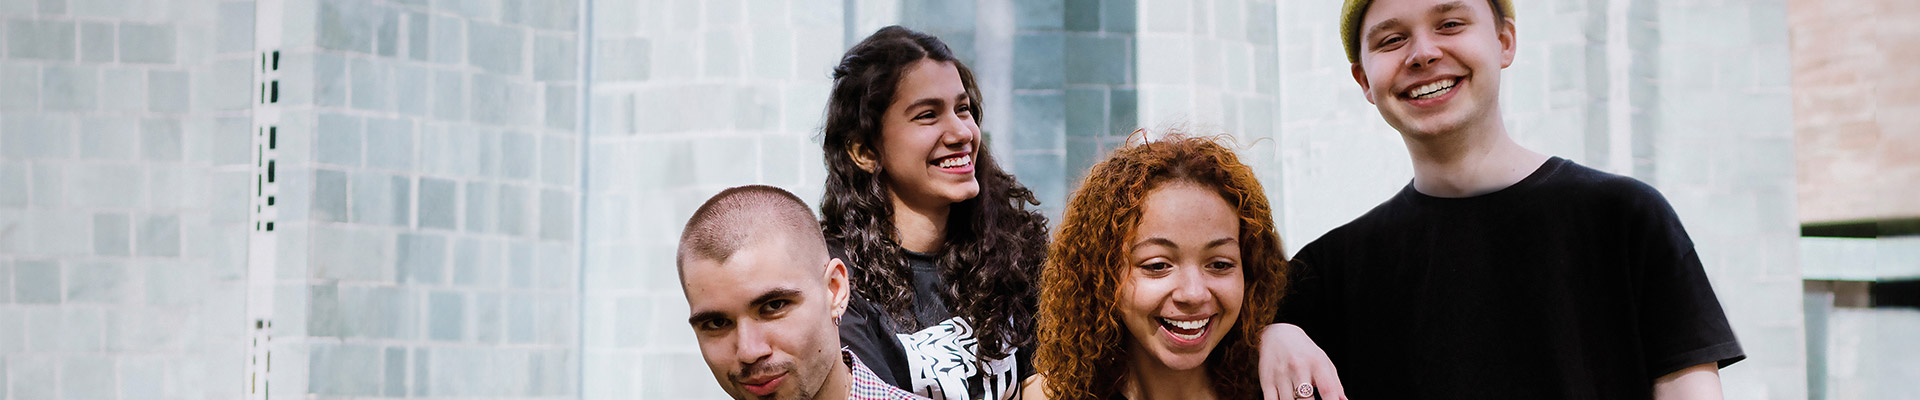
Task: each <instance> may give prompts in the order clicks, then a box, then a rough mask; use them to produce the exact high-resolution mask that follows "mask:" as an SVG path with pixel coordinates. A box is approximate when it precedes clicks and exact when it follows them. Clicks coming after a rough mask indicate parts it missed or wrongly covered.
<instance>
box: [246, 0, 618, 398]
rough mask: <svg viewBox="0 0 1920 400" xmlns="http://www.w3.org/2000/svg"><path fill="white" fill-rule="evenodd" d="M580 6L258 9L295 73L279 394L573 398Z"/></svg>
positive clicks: (368, 4) (353, 0) (510, 2)
mask: <svg viewBox="0 0 1920 400" xmlns="http://www.w3.org/2000/svg"><path fill="white" fill-rule="evenodd" d="M267 3H268V2H265V1H263V2H261V4H262V6H263V7H266V6H267ZM577 4H578V3H576V2H545V1H531V0H528V1H522V0H506V1H427V0H414V1H401V0H395V1H384V0H286V1H285V2H284V4H282V5H279V7H280V8H281V9H282V10H283V12H282V13H281V14H271V13H264V14H265V15H262V16H261V18H262V19H263V21H264V23H262V26H267V27H279V28H282V29H284V32H282V33H281V34H282V35H283V37H284V40H283V42H282V43H281V44H280V45H281V47H280V49H279V50H280V51H281V53H282V54H284V55H285V57H286V59H287V66H286V67H285V68H288V70H287V71H286V72H285V77H284V79H283V80H284V82H283V83H282V86H283V87H285V88H286V89H285V90H286V94H285V96H286V99H285V100H284V102H283V103H284V104H283V105H281V106H280V108H281V109H280V111H279V112H280V114H281V117H280V121H281V124H280V126H279V128H280V132H281V136H282V139H281V140H282V141H283V142H284V144H282V145H281V148H280V150H279V154H281V157H282V158H284V160H282V161H281V162H282V164H281V165H283V166H284V167H282V169H281V170H280V172H279V173H280V174H282V175H283V176H285V177H286V178H285V179H283V182H282V189H283V190H288V191H291V193H289V194H288V195H287V196H284V197H287V198H288V201H287V202H286V203H284V204H282V205H281V207H282V209H281V210H280V219H281V222H280V226H281V229H280V230H278V231H277V232H276V234H277V235H278V236H277V238H276V239H275V241H276V243H277V245H278V250H277V251H278V252H279V253H280V257H278V260H276V262H275V263H274V265H273V267H274V268H275V269H274V271H275V274H276V276H275V279H274V280H273V283H274V284H273V286H272V292H271V293H272V298H273V300H274V301H275V306H274V309H273V314H272V315H271V317H272V318H271V319H270V320H271V321H272V322H276V323H277V324H276V326H275V327H274V329H273V333H274V334H275V337H274V338H273V340H274V342H275V346H274V348H273V349H274V351H275V352H276V353H277V354H275V355H277V356H279V357H276V359H278V360H287V361H281V362H280V363H281V364H282V365H280V366H279V368H276V369H274V370H273V374H272V375H271V377H272V378H273V380H272V381H271V383H273V386H272V387H273V389H274V390H273V392H274V395H275V396H276V397H277V396H303V395H304V394H308V393H310V394H312V395H314V396H317V397H320V398H345V397H380V396H384V397H407V396H411V397H488V398H556V397H572V396H573V395H574V393H575V392H576V391H577V388H578V383H577V382H578V381H577V377H578V372H577V369H578V366H579V359H578V357H579V353H578V348H577V347H576V346H577V342H578V332H579V331H578V329H579V326H580V324H579V321H578V315H579V314H578V312H577V308H576V307H577V306H576V304H575V303H576V301H577V296H576V293H577V291H576V290H575V289H574V288H575V287H576V286H577V284H578V279H579V278H578V275H577V273H576V271H578V267H577V265H578V264H577V263H576V262H575V260H576V254H577V253H576V252H577V246H576V245H575V242H576V241H577V240H578V239H577V238H576V224H577V223H578V222H577V221H578V219H577V217H576V216H575V215H574V212H575V209H576V208H577V205H578V204H579V198H578V196H579V185H578V183H577V182H576V181H577V179H578V174H579V171H578V170H577V169H576V168H577V161H576V159H575V157H576V153H577V151H578V142H577V140H578V136H577V135H576V133H575V128H574V127H575V124H576V121H577V120H578V114H577V113H576V112H575V107H576V103H577V96H578V90H580V85H579V82H578V79H577V68H576V65H577V63H576V59H577V56H576V55H577V54H578V53H577V51H576V49H577V45H576V41H577V37H578V36H577V34H576V33H577V30H578V12H577V10H576V9H574V8H573V7H576V6H577ZM286 364H292V365H286Z"/></svg>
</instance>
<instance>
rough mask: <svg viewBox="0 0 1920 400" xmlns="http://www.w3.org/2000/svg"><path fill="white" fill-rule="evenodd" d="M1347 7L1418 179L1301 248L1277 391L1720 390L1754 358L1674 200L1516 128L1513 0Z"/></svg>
mask: <svg viewBox="0 0 1920 400" xmlns="http://www.w3.org/2000/svg"><path fill="white" fill-rule="evenodd" d="M1342 14H1343V15H1342V20H1343V23H1342V30H1343V34H1342V39H1343V40H1345V41H1346V50H1347V58H1348V60H1349V61H1350V62H1352V70H1353V78H1354V81H1355V82H1357V83H1359V86H1360V90H1361V93H1362V94H1363V95H1364V96H1365V97H1366V99H1367V101H1368V102H1370V103H1373V104H1374V106H1375V107H1376V108H1378V109H1379V111H1380V115H1381V117H1383V118H1385V119H1386V121H1387V124H1388V125H1392V126H1393V128H1394V129H1395V130H1398V131H1399V132H1400V137H1401V139H1402V140H1403V141H1404V142H1405V143H1406V146H1407V152H1408V154H1409V156H1411V158H1412V160H1413V169H1414V177H1413V182H1411V183H1409V184H1408V185H1407V186H1406V187H1405V188H1403V189H1402V190H1401V191H1400V192H1399V193H1398V194H1396V195H1394V196H1393V197H1392V198H1389V199H1387V200H1386V201H1385V202H1383V203H1381V204H1380V205H1379V206H1377V207H1375V208H1374V209H1373V210H1372V211H1369V212H1367V213H1366V214H1365V215H1362V216H1360V217H1359V218H1357V219H1355V220H1353V221H1352V222H1349V223H1347V224H1346V225H1344V226H1341V227H1339V228H1336V229H1334V230H1332V231H1330V232H1327V233H1326V234H1325V235H1324V236H1321V237H1320V238H1319V239H1318V240H1316V241H1314V242H1313V243H1310V244H1308V245H1307V246H1306V247H1305V248H1303V249H1301V250H1300V252H1299V254H1297V255H1296V258H1295V261H1296V264H1295V265H1297V266H1298V268H1299V269H1298V270H1297V271H1296V272H1295V275H1294V278H1295V281H1294V283H1293V284H1292V285H1291V288H1293V290H1294V292H1293V293H1290V294H1288V295H1287V296H1286V299H1285V300H1283V301H1284V302H1285V304H1284V306H1283V309H1282V311H1281V313H1280V315H1279V318H1278V320H1279V321H1283V322H1285V323H1281V324H1275V325H1271V326H1269V327H1268V328H1267V329H1266V331H1265V332H1263V334H1262V349H1261V352H1262V355H1261V370H1260V371H1259V372H1260V378H1261V380H1262V386H1263V387H1265V388H1267V392H1268V398H1269V399H1276V398H1278V399H1284V398H1288V397H1293V398H1309V397H1313V396H1314V395H1315V394H1316V393H1318V394H1319V395H1320V396H1321V397H1323V398H1346V397H1347V396H1348V395H1352V397H1358V398H1361V399H1403V398H1423V399H1426V398H1527V399H1636V398H1657V399H1682V398H1684V399H1702V398H1705V399H1718V398H1720V397H1721V393H1720V378H1719V368H1720V367H1725V366H1727V365H1729V364H1732V363H1734V362H1737V361H1740V360H1741V359H1743V358H1745V357H1746V356H1745V353H1744V352H1743V351H1742V350H1741V349H1740V345H1739V342H1738V341H1736V340H1735V338H1734V335H1733V330H1732V328H1731V327H1730V326H1729V325H1728V324H1727V319H1726V315H1725V313H1724V312H1723V311H1722V310H1721V307H1720V302H1719V300H1718V299H1717V298H1715V296H1714V293H1713V288H1712V286H1711V285H1710V284H1709V283H1708V282H1707V276H1706V273H1705V272H1704V271H1703V270H1702V268H1701V265H1700V258H1699V256H1698V255H1697V254H1696V253H1695V252H1694V249H1693V243H1692V241H1691V240H1690V239H1689V238H1688V236H1687V233H1686V230H1685V229H1684V228H1682V227H1681V226H1680V220H1679V218H1678V217H1677V216H1675V215H1674V212H1673V209H1672V207H1671V206H1669V205H1668V204H1667V202H1666V199H1665V198H1664V197H1662V196H1661V195H1660V193H1659V192H1658V191H1656V190H1654V189H1653V188H1652V187H1651V186H1648V185H1647V184H1645V183H1642V182H1640V181H1637V180H1634V179H1633V178H1628V177H1622V176H1617V175H1612V174H1608V173H1605V172H1601V171H1598V170H1594V169H1591V168H1588V167H1585V166H1581V165H1579V164H1575V163H1574V162H1572V161H1568V160H1566V159H1563V158H1559V157H1549V156H1547V155H1543V154H1540V153H1536V152H1534V151H1532V150H1528V149H1526V148H1523V147H1521V146H1520V145H1519V144H1518V143H1516V142H1514V140H1513V138H1512V137H1511V136H1510V135H1509V134H1508V133H1507V129H1506V126H1504V125H1503V123H1502V120H1501V115H1500V101H1499V93H1500V83H1501V70H1502V69H1503V68H1506V67H1507V66H1508V65H1511V64H1512V63H1513V60H1514V50H1515V48H1516V47H1517V45H1516V42H1517V40H1518V38H1517V36H1516V34H1515V29H1514V17H1513V7H1512V4H1511V1H1510V0H1372V1H1369V0H1347V1H1346V6H1345V7H1344V8H1343V10H1342ZM1335 366H1338V370H1337V371H1336V370H1335Z"/></svg>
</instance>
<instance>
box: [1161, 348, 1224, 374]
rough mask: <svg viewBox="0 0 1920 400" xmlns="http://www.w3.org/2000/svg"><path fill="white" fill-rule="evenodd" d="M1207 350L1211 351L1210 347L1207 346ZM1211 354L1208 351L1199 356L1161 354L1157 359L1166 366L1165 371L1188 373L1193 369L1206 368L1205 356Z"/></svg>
mask: <svg viewBox="0 0 1920 400" xmlns="http://www.w3.org/2000/svg"><path fill="white" fill-rule="evenodd" d="M1208 348H1209V349H1211V348H1212V346H1208ZM1211 353H1213V352H1212V351H1208V352H1206V353H1201V354H1168V353H1164V352H1163V353H1161V354H1160V355H1159V358H1160V363H1161V364H1166V366H1167V369H1171V370H1175V371H1189V370H1193V369H1195V368H1205V367H1206V366H1207V355H1208V354H1211Z"/></svg>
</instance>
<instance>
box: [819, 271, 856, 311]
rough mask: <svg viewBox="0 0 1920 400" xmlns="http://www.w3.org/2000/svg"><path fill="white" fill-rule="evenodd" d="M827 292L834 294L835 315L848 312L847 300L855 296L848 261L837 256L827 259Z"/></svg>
mask: <svg viewBox="0 0 1920 400" xmlns="http://www.w3.org/2000/svg"><path fill="white" fill-rule="evenodd" d="M825 273H826V275H827V276H826V277H827V292H828V293H830V294H832V296H833V316H834V317H835V318H839V317H840V314H844V313H846V312H847V300H848V299H850V298H852V296H853V283H852V282H851V281H849V280H848V279H847V263H845V262H842V261H840V259H838V258H835V259H832V260H828V261H827V270H826V272H825Z"/></svg>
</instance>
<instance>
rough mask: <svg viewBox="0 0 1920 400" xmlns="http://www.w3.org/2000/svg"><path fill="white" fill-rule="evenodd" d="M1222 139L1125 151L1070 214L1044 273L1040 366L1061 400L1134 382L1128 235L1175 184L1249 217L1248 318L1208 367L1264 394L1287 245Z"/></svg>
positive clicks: (1216, 378)
mask: <svg viewBox="0 0 1920 400" xmlns="http://www.w3.org/2000/svg"><path fill="white" fill-rule="evenodd" d="M1216 141H1219V142H1227V143H1231V139H1228V138H1225V137H1220V138H1203V137H1186V136H1184V135H1180V134H1171V135H1168V136H1166V137H1165V138H1162V139H1161V140H1158V141H1155V142H1151V143H1145V144H1136V145H1131V146H1128V147H1123V148H1121V149H1119V150H1116V151H1115V152H1114V153H1113V155H1112V156H1110V157H1108V158H1107V159H1106V160H1105V161H1101V162H1100V163H1099V164H1094V166H1093V170H1092V171H1091V172H1088V173H1087V178H1086V181H1085V182H1083V183H1082V184H1081V186H1080V189H1079V190H1076V191H1074V194H1073V199H1072V201H1071V202H1069V203H1068V204H1067V210H1066V214H1065V215H1064V216H1062V217H1061V221H1060V227H1059V231H1058V232H1056V233H1057V234H1056V235H1054V241H1053V246H1052V247H1050V248H1049V252H1048V255H1047V262H1046V267H1045V268H1044V269H1043V270H1042V272H1041V274H1040V283H1041V284H1040V286H1041V288H1042V289H1041V290H1040V307H1041V311H1040V315H1039V321H1040V322H1039V325H1040V326H1039V336H1040V348H1039V349H1037V353H1038V354H1036V355H1035V360H1034V362H1035V366H1036V369H1038V370H1039V373H1040V374H1042V375H1044V376H1045V377H1046V388H1045V389H1044V390H1045V393H1046V395H1047V397H1048V398H1052V399H1106V398H1111V397H1113V395H1114V393H1115V392H1117V391H1118V390H1120V388H1121V387H1124V384H1125V383H1126V379H1127V365H1126V363H1127V361H1128V360H1129V358H1128V355H1127V353H1126V351H1127V347H1126V346H1127V343H1128V341H1131V340H1137V338H1134V337H1132V335H1131V334H1130V333H1128V332H1127V329H1126V327H1125V326H1123V325H1122V324H1121V322H1120V319H1119V318H1120V317H1119V311H1118V309H1117V308H1116V304H1118V303H1117V302H1118V301H1119V294H1120V282H1121V281H1122V280H1123V279H1125V278H1126V274H1127V273H1128V269H1127V267H1128V265H1129V261H1128V255H1127V249H1126V243H1127V240H1128V239H1129V238H1131V237H1132V236H1133V234H1134V229H1135V228H1136V227H1137V226H1139V224H1140V216H1141V212H1142V211H1141V209H1142V207H1143V203H1144V202H1146V197H1147V192H1149V191H1151V190H1153V189H1154V188H1157V187H1160V186H1162V185H1165V184H1167V183H1169V182H1190V183H1194V184H1199V185H1201V186H1204V187H1209V188H1213V189H1215V190H1217V191H1219V193H1220V197H1222V198H1224V199H1226V201H1227V203H1228V204H1229V205H1231V206H1233V208H1234V209H1235V210H1236V211H1237V213H1238V214H1239V215H1240V235H1239V236H1240V237H1239V240H1240V246H1241V247H1240V252H1241V256H1242V260H1243V261H1242V262H1243V267H1242V268H1243V270H1242V271H1243V273H1244V274H1245V275H1244V276H1245V278H1246V292H1245V293H1246V301H1244V302H1243V303H1242V304H1241V308H1240V318H1239V320H1238V321H1236V322H1235V324H1234V326H1233V327H1231V328H1230V329H1229V330H1228V331H1227V334H1226V336H1225V337H1224V338H1222V339H1221V341H1220V344H1219V345H1218V346H1215V347H1214V349H1213V352H1212V353H1210V354H1208V355H1207V364H1206V368H1207V375H1208V376H1209V377H1210V378H1212V379H1213V387H1214V390H1215V391H1217V392H1218V394H1219V396H1220V398H1223V399H1257V398H1260V388H1259V387H1258V384H1259V380H1258V379H1257V377H1256V376H1255V375H1254V373H1255V372H1256V371H1258V370H1259V368H1258V364H1257V363H1258V361H1259V358H1258V357H1259V354H1260V353H1259V351H1258V343H1257V341H1258V340H1259V337H1260V328H1261V327H1264V326H1266V325H1267V324H1268V323H1269V322H1270V321H1271V320H1272V319H1273V315H1274V312H1275V311H1276V310H1277V309H1278V307H1279V302H1280V296H1281V294H1282V293H1284V291H1285V289H1286V282H1287V277H1286V267H1287V260H1286V255H1285V253H1283V252H1282V250H1281V245H1280V235H1279V234H1278V233H1276V232H1275V231H1274V225H1273V216H1272V211H1271V210H1270V209H1269V208H1268V205H1267V197H1266V195H1265V194H1264V192H1262V191H1261V189H1260V182H1259V181H1258V180H1256V179H1255V178H1254V175H1253V169H1252V168H1248V167H1247V166H1246V165H1244V164H1241V163H1240V161H1239V159H1238V158H1237V157H1235V156H1234V153H1233V150H1231V149H1230V148H1229V147H1227V146H1223V145H1222V144H1220V143H1217V142H1216Z"/></svg>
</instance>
